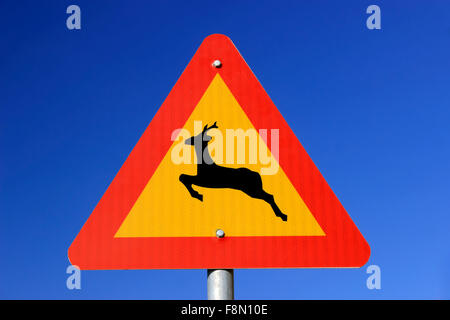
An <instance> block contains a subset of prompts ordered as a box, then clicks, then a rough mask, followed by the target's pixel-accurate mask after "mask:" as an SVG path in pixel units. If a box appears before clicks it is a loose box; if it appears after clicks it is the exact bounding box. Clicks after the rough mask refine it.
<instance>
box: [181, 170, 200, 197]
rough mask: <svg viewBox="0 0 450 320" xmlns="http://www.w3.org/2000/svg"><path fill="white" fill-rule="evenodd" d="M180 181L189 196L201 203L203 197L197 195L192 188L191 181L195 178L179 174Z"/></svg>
mask: <svg viewBox="0 0 450 320" xmlns="http://www.w3.org/2000/svg"><path fill="white" fill-rule="evenodd" d="M179 179H180V181H181V183H183V184H184V186H185V187H186V189H187V190H188V191H189V194H190V195H191V197H192V198H196V199H198V200H200V201H203V195H202V194H200V193H198V192H197V191H195V190H194V189H193V188H192V184H193V180H194V179H195V176H190V175H187V174H180V178H179Z"/></svg>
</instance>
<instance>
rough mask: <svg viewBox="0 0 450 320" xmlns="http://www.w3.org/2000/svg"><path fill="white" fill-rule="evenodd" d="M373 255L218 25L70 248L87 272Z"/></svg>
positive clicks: (330, 262) (329, 261)
mask: <svg viewBox="0 0 450 320" xmlns="http://www.w3.org/2000/svg"><path fill="white" fill-rule="evenodd" d="M222 231H223V233H224V236H222V234H221V232H222ZM369 255H370V248H369V246H368V244H367V242H366V241H365V240H364V238H363V237H362V235H361V234H360V232H359V231H358V229H357V228H356V226H355V225H354V223H353V222H352V220H351V219H350V217H349V216H348V214H347V213H346V211H345V209H344V208H343V207H342V205H341V204H340V202H339V200H338V199H337V198H336V196H335V195H334V193H333V191H332V190H331V189H330V187H329V186H328V184H327V183H326V181H325V180H324V178H323V177H322V175H321V174H320V172H319V170H318V169H317V168H316V166H315V165H314V163H313V162H312V160H311V159H310V157H309V156H308V154H307V153H306V151H305V150H304V149H303V147H302V145H301V144H300V142H299V141H298V139H297V138H296V137H295V135H294V133H293V132H292V130H291V129H290V128H289V126H288V125H287V123H286V121H285V120H284V119H283V117H282V116H281V114H280V112H279V111H278V110H277V108H276V107H275V105H274V104H273V103H272V101H271V100H270V98H269V96H268V95H267V93H266V92H265V91H264V89H263V87H262V86H261V84H260V83H259V82H258V80H257V79H256V77H255V75H254V74H253V73H252V72H251V70H250V68H249V67H248V65H247V64H246V63H245V61H244V59H243V58H242V56H241V55H240V54H239V52H238V51H237V49H236V48H235V47H234V45H233V43H232V42H231V40H230V39H229V38H227V37H226V36H223V35H217V34H216V35H211V36H209V37H207V38H206V39H205V40H204V41H203V43H202V45H201V46H200V48H199V49H198V51H197V52H196V54H195V55H194V57H193V58H192V60H191V62H190V63H189V65H188V66H187V68H186V69H185V71H184V72H183V74H182V75H181V77H180V79H179V80H178V82H177V83H176V84H175V86H174V88H173V89H172V91H171V92H170V94H169V96H168V97H167V99H166V100H165V101H164V103H163V105H162V106H161V108H160V109H159V110H158V112H157V113H156V115H155V117H154V119H153V120H152V121H151V123H150V125H149V126H148V128H147V129H146V130H145V132H144V134H143V135H142V137H141V138H140V140H139V141H138V143H137V145H136V146H135V147H134V149H133V151H132V152H131V154H130V155H129V157H128V159H127V160H126V161H125V163H124V165H123V166H122V168H121V169H120V170H119V172H118V174H117V175H116V177H115V178H114V180H113V181H112V183H111V185H110V186H109V187H108V189H107V190H106V192H105V194H104V195H103V197H102V199H101V200H100V202H99V203H98V205H97V207H96V208H95V210H94V211H93V213H92V214H91V216H90V217H89V219H88V220H87V222H86V223H85V225H84V226H83V228H82V229H81V231H80V233H79V234H78V236H77V237H76V239H75V240H74V242H73V243H72V245H71V246H70V248H69V259H70V261H71V263H72V264H74V265H77V266H79V267H80V268H81V269H219V268H222V269H223V268H308V267H360V266H362V265H364V264H365V263H366V262H367V260H368V258H369Z"/></svg>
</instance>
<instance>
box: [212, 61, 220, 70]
mask: <svg viewBox="0 0 450 320" xmlns="http://www.w3.org/2000/svg"><path fill="white" fill-rule="evenodd" d="M212 65H213V67H215V68H220V67H221V66H222V62H221V61H220V60H214V62H213V63H212Z"/></svg>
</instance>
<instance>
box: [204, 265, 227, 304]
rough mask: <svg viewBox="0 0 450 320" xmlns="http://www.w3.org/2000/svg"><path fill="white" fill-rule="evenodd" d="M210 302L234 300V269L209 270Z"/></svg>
mask: <svg viewBox="0 0 450 320" xmlns="http://www.w3.org/2000/svg"><path fill="white" fill-rule="evenodd" d="M207 282H208V300H234V271H233V269H208V280H207Z"/></svg>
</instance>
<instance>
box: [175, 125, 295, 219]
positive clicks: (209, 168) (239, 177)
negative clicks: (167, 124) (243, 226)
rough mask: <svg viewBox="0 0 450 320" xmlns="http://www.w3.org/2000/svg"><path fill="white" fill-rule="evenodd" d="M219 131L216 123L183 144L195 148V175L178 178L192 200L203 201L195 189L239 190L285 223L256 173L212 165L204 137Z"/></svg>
mask: <svg viewBox="0 0 450 320" xmlns="http://www.w3.org/2000/svg"><path fill="white" fill-rule="evenodd" d="M213 128H218V127H217V121H216V122H214V124H213V125H212V126H211V127H209V128H208V124H207V125H206V126H205V127H204V128H203V131H202V132H201V133H200V134H198V135H196V136H193V137H191V138H189V139H187V140H186V141H185V143H186V144H188V145H192V146H194V148H195V153H196V155H197V175H196V176H191V175H187V174H181V175H180V178H179V179H180V181H181V182H182V183H183V184H184V185H185V186H186V189H187V190H188V191H189V193H190V194H191V196H192V197H193V198H196V199H198V200H200V201H203V195H201V194H199V193H198V192H197V191H195V190H194V189H193V188H192V185H196V186H199V187H204V188H230V189H236V190H241V191H242V192H244V193H245V194H247V195H249V196H250V197H252V198H255V199H261V200H264V201H265V202H267V203H268V204H270V205H271V207H272V209H273V211H274V213H275V215H276V216H277V217H280V218H281V220H283V221H287V215H285V214H284V213H282V212H281V210H280V209H279V208H278V206H277V205H276V203H275V200H274V198H273V195H271V194H269V193H267V192H265V191H264V190H263V187H262V180H261V176H260V175H259V173H257V172H254V171H251V170H249V169H247V168H238V169H234V168H227V167H222V166H219V165H217V164H215V163H214V160H213V159H212V158H211V156H210V155H209V151H208V143H209V142H210V141H211V139H212V138H211V136H209V135H207V132H208V130H210V129H213Z"/></svg>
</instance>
